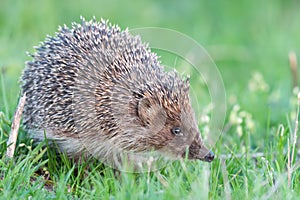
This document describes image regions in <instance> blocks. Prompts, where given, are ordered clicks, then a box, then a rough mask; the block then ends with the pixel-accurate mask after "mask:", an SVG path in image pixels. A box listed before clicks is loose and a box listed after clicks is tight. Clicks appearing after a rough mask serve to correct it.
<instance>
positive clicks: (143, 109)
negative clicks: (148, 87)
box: [137, 98, 165, 126]
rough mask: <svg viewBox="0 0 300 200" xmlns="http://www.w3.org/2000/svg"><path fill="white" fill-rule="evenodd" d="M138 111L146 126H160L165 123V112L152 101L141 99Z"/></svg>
mask: <svg viewBox="0 0 300 200" xmlns="http://www.w3.org/2000/svg"><path fill="white" fill-rule="evenodd" d="M137 111H138V116H139V118H140V119H141V121H142V123H143V125H144V126H152V125H158V124H160V123H161V122H164V121H165V112H164V110H163V109H162V108H161V106H159V105H158V104H157V103H155V101H154V100H152V99H149V98H143V99H141V100H140V101H139V102H138V107H137Z"/></svg>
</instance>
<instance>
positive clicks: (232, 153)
mask: <svg viewBox="0 0 300 200" xmlns="http://www.w3.org/2000/svg"><path fill="white" fill-rule="evenodd" d="M297 4H298V2H297V1H292V0H288V1H280V0H274V1H264V2H261V1H259V0H253V1H237V0H236V1H230V2H228V1H221V0H217V1H196V0H195V1H190V2H189V3H186V2H184V1H158V0H157V1H145V2H142V1H133V2H131V3H128V2H125V1H117V0H113V1H76V2H74V1H70V0H67V1H58V0H53V1H50V0H47V1H37V0H32V1H26V2H25V1H22V0H12V1H10V0H2V1H1V7H0V72H1V73H0V84H1V86H0V197H1V199H28V198H32V199H76V198H79V199H84V198H85V199H91V198H96V199H226V198H227V199H230V198H231V199H271V198H273V199H297V197H298V196H300V184H299V182H300V172H299V169H298V168H296V170H295V171H294V172H293V173H292V174H291V182H290V183H291V184H290V185H289V182H288V167H287V164H288V155H289V154H291V150H292V144H290V152H288V146H289V145H288V144H289V143H291V142H290V141H292V140H291V138H292V134H293V131H294V126H295V119H296V116H297V115H296V111H297V105H298V102H297V90H296V89H294V92H293V87H292V76H291V72H290V69H289V62H288V54H289V52H290V51H294V52H295V53H296V54H297V55H298V57H299V53H300V48H299V47H300V37H299V34H300V26H299V22H298V19H299V18H300V13H299V12H298V6H297ZM80 15H82V16H84V17H85V18H86V19H89V18H91V17H92V16H96V18H97V19H99V18H100V17H103V18H107V19H110V21H111V22H112V23H117V24H119V25H120V26H121V27H122V28H125V27H129V28H138V27H149V26H154V27H164V28H170V29H174V30H177V31H179V32H182V33H184V34H187V35H188V36H190V37H191V38H193V39H194V40H196V41H197V42H198V43H199V44H201V45H202V46H203V47H204V48H205V49H206V50H207V51H208V53H209V54H210V55H211V57H212V59H213V60H214V61H215V63H216V65H217V66H218V68H219V70H220V73H221V75H222V77H223V81H224V84H225V88H226V94H227V102H226V104H227V108H228V109H227V117H226V121H225V127H224V133H223V136H222V138H221V139H220V140H219V141H218V143H217V144H216V146H215V147H214V151H215V153H216V155H217V156H218V159H216V160H215V161H213V162H212V163H211V164H207V163H202V162H200V161H199V162H196V161H185V162H181V161H175V162H172V163H170V164H169V165H167V166H166V167H165V168H163V169H162V170H160V171H155V172H151V173H142V174H130V173H120V174H118V173H117V174H116V172H114V170H112V169H111V168H109V167H105V166H103V165H102V164H101V163H98V162H96V161H94V160H90V161H88V162H83V163H80V164H77V165H76V166H75V165H74V161H72V160H69V159H67V158H66V156H64V155H62V156H61V157H57V156H56V154H55V153H54V152H53V150H52V149H51V148H47V147H45V145H38V146H34V145H33V144H32V141H31V140H30V138H27V137H26V132H24V131H23V130H22V127H21V130H20V132H19V138H18V145H17V149H16V154H15V157H14V158H13V159H9V158H7V157H6V156H5V153H6V141H7V138H8V134H9V131H10V126H11V120H12V116H13V113H14V111H15V109H16V105H17V102H18V99H19V94H20V89H19V83H18V80H19V77H20V75H21V71H22V69H23V68H24V65H25V64H24V63H25V61H27V60H29V59H30V58H29V57H28V56H27V55H26V53H25V52H26V51H29V52H34V49H33V48H32V47H33V46H36V45H38V44H39V42H40V41H43V40H44V38H45V37H46V35H47V34H49V35H54V33H55V31H56V30H57V27H58V26H59V25H62V24H67V25H70V24H71V22H72V21H79V16H80ZM174 42H176V41H174ZM157 52H158V53H159V54H160V55H161V56H162V58H161V59H162V62H163V64H165V65H167V66H175V67H176V68H177V69H178V71H182V72H186V71H188V70H187V69H186V68H185V63H184V62H183V61H182V60H181V59H180V58H177V57H176V56H172V55H169V54H167V53H165V52H161V51H157ZM188 72H189V73H192V72H193V71H188ZM191 78H192V79H191V85H192V88H193V91H194V92H195V94H194V95H195V96H196V97H197V99H198V100H197V101H198V102H197V103H198V104H199V105H200V109H199V110H198V113H197V115H198V116H200V115H201V114H203V113H202V112H203V109H204V108H205V107H206V105H207V104H208V102H209V98H208V97H209V96H208V95H207V89H206V86H205V84H203V82H201V80H200V79H198V78H197V76H195V75H194V76H193V74H191ZM209 114H210V113H209V112H208V115H209ZM200 129H201V130H203V132H205V131H206V125H205V124H201V126H200ZM296 147H298V145H297V144H296ZM296 150H297V148H296ZM298 160H299V155H298V154H297V152H296V153H295V155H294V159H293V163H292V165H293V166H296V167H297V166H298V165H297V164H298V163H297V162H298Z"/></svg>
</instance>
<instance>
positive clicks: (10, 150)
mask: <svg viewBox="0 0 300 200" xmlns="http://www.w3.org/2000/svg"><path fill="white" fill-rule="evenodd" d="M25 102H26V94H24V95H23V96H22V97H21V98H20V101H19V104H18V107H17V110H16V112H15V114H14V118H13V121H12V124H11V131H10V134H9V138H8V141H7V146H8V147H7V152H6V155H7V156H8V157H9V158H12V157H13V156H14V152H15V148H16V143H17V138H18V132H19V127H20V121H21V117H22V112H23V109H24V105H25Z"/></svg>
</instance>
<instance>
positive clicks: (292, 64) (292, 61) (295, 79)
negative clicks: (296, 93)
mask: <svg viewBox="0 0 300 200" xmlns="http://www.w3.org/2000/svg"><path fill="white" fill-rule="evenodd" d="M289 62H290V68H291V72H292V78H293V88H294V87H297V86H298V67H297V56H296V54H295V52H294V51H291V52H290V53H289Z"/></svg>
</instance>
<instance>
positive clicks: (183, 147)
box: [138, 99, 214, 162]
mask: <svg viewBox="0 0 300 200" xmlns="http://www.w3.org/2000/svg"><path fill="white" fill-rule="evenodd" d="M185 108H188V109H186V110H184V111H181V112H180V113H179V114H177V116H175V117H174V115H172V116H170V113H168V110H167V109H166V108H164V107H162V106H160V105H159V104H158V103H157V102H155V101H153V100H151V99H143V100H141V101H140V102H139V106H138V115H139V118H140V119H141V121H142V123H143V124H144V126H145V127H146V128H147V129H148V131H147V132H148V133H149V134H148V140H147V145H149V146H150V148H151V149H155V150H157V151H159V152H161V153H162V154H166V155H168V156H169V157H171V158H176V159H180V158H185V157H186V156H187V157H188V158H189V159H199V160H203V161H207V162H211V161H212V160H213V159H214V154H213V153H212V152H211V151H210V150H209V149H208V148H207V147H206V146H205V145H204V143H203V141H202V139H201V135H200V133H199V131H198V127H197V124H196V120H195V117H194V113H193V111H192V109H191V107H190V105H189V106H188V107H187V106H185Z"/></svg>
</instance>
